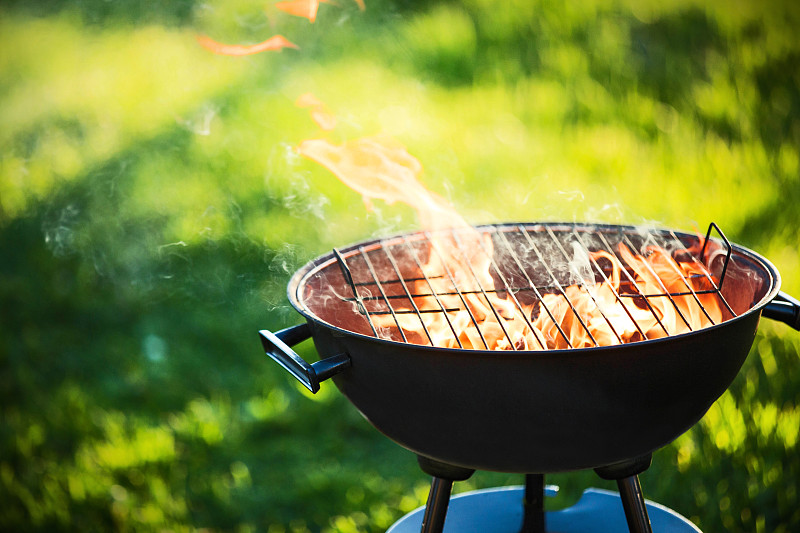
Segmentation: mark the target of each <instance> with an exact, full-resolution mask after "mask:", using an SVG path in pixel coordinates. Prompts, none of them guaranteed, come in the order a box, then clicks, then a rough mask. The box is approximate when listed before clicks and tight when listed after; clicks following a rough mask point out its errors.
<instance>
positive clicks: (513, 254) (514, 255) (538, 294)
mask: <svg viewBox="0 0 800 533" xmlns="http://www.w3.org/2000/svg"><path fill="white" fill-rule="evenodd" d="M505 233H506V232H505V231H497V234H498V235H499V236H500V240H502V241H503V244H504V245H505V247H506V249H507V250H508V252H509V253H510V254H511V258H512V259H514V262H515V263H516V264H517V267H518V268H519V271H520V272H522V274H523V275H524V276H525V279H526V281H527V282H528V285H529V286H528V287H520V288H519V289H518V290H532V291H533V292H534V294H536V297H537V298H538V299H539V304H540V305H541V306H542V308H543V309H544V310H545V312H546V313H547V314H548V316H550V320H552V321H553V324H555V325H556V328H557V329H558V332H559V333H560V334H561V337H563V338H564V341H565V342H566V343H567V346H569V347H570V348H574V346H572V343H571V342H570V341H569V338H567V335H566V333H564V330H563V329H561V325H560V324H559V323H558V322H557V321H556V317H554V316H553V313H552V311H550V308H549V307H548V306H547V305H545V303H544V299H543V298H542V293H541V292H539V289H537V288H536V284H534V283H533V280H532V279H531V277H530V276H529V275H528V272H527V270H526V269H525V267H524V266H522V261H521V260H520V258H519V255H517V252H515V251H514V248H513V247H512V246H511V243H510V242H509V241H508V238H507V237H506V235H505ZM526 320H527V318H526ZM529 324H530V322H529ZM534 336H535V337H536V340H537V341H538V342H539V344H540V345H542V341H541V340H540V339H539V337H538V336H537V335H536V334H534ZM542 349H545V350H546V349H547V347H546V346H544V345H542Z"/></svg>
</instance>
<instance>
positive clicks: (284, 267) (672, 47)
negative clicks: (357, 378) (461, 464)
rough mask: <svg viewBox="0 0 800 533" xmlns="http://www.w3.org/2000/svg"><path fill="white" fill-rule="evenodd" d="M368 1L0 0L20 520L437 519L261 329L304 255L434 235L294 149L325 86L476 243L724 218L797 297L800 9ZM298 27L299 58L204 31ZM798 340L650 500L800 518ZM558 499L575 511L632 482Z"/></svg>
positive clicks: (299, 525) (106, 525)
mask: <svg viewBox="0 0 800 533" xmlns="http://www.w3.org/2000/svg"><path fill="white" fill-rule="evenodd" d="M366 3H367V9H366V11H363V12H362V11H360V10H359V9H358V7H357V5H356V4H355V2H352V3H351V2H348V1H346V0H338V1H337V5H330V4H323V5H321V7H320V12H319V17H318V19H317V22H316V23H315V24H314V25H311V24H309V23H308V21H307V20H304V19H300V18H293V17H290V16H288V15H286V14H284V13H281V12H279V11H277V10H276V9H275V8H274V6H273V5H270V4H269V3H265V2H263V1H259V2H253V1H250V0H235V1H227V2H223V1H221V0H209V1H205V2H195V1H193V0H180V1H175V2H168V3H166V2H164V3H162V2H154V1H144V0H141V1H133V0H120V1H116V2H107V1H105V0H82V1H77V0H76V1H54V0H42V1H31V0H29V1H6V2H3V3H2V5H0V125H1V126H0V305H1V307H0V317H2V318H1V320H0V417H1V418H0V529H2V530H4V531H12V530H13V531H23V530H41V531H62V530H78V531H97V530H120V531H151V530H159V531H162V530H175V531H190V530H197V529H203V530H209V531H215V530H220V531H268V532H271V533H277V532H289V531H292V532H304V531H341V532H351V531H383V530H384V529H385V528H386V527H387V526H388V525H389V524H391V523H392V522H393V521H395V520H397V519H398V518H399V517H400V516H402V515H403V514H404V513H406V512H408V511H410V510H412V509H413V508H415V507H417V506H419V505H421V504H422V503H424V499H425V497H426V495H427V483H428V479H427V478H426V476H425V475H423V474H422V473H421V472H420V471H419V470H418V468H417V465H416V461H415V459H414V457H413V455H412V454H411V453H410V452H407V451H405V450H403V449H401V448H399V447H398V446H396V445H395V444H393V443H391V442H389V441H388V440H387V439H385V438H384V437H382V436H381V435H379V434H378V433H377V431H375V430H374V429H373V428H372V427H371V426H369V424H367V423H366V422H365V421H364V420H363V419H362V418H361V417H360V415H359V414H358V413H357V412H356V411H355V409H354V408H352V406H350V405H349V404H348V403H347V401H346V400H344V399H343V397H342V396H341V394H339V393H338V392H337V391H336V390H335V387H334V386H333V385H331V384H325V385H324V386H323V389H322V391H321V392H320V393H319V394H317V395H316V396H311V395H310V394H306V393H304V391H303V390H302V389H301V388H300V387H299V386H298V385H297V384H295V383H294V382H293V380H292V379H291V378H289V377H288V374H286V372H284V371H282V370H280V369H279V368H278V367H277V365H275V364H274V363H271V362H270V361H268V360H267V359H266V357H265V356H264V355H263V353H262V351H261V348H260V345H259V342H258V339H257V336H256V331H257V330H258V329H262V328H270V329H279V328H282V327H285V326H289V325H293V324H296V323H298V322H299V321H300V320H299V315H298V314H297V313H295V312H294V311H293V310H292V309H291V308H289V306H288V304H287V301H286V298H285V287H286V282H287V280H288V278H289V277H290V275H291V274H292V273H293V272H294V271H295V269H297V268H299V267H300V266H301V265H302V264H304V263H305V261H307V260H308V259H310V258H312V257H314V256H316V255H319V254H321V253H325V252H327V251H329V250H330V249H331V248H332V247H333V246H341V245H344V244H349V243H351V242H355V241H358V240H362V239H366V238H368V237H371V236H374V235H387V234H390V233H393V232H398V231H403V230H408V229H411V228H414V227H415V221H414V218H413V215H412V213H411V212H410V210H408V209H407V208H404V207H402V206H385V205H383V204H379V205H376V209H375V211H373V212H370V213H368V212H367V211H366V210H365V209H364V208H363V207H362V204H361V201H360V198H359V197H358V195H357V194H355V193H353V192H351V191H349V190H347V189H346V188H345V187H344V186H343V185H341V184H340V183H339V182H338V181H337V180H336V179H335V178H334V177H333V176H332V175H331V174H329V173H328V172H327V171H325V170H324V169H322V168H321V167H318V166H316V165H315V164H313V163H310V162H308V161H305V160H303V159H301V158H299V157H298V156H297V155H296V154H295V153H294V151H293V147H294V146H296V145H297V144H298V143H299V142H300V141H302V140H303V139H306V138H310V137H314V136H318V135H320V132H319V130H318V129H317V128H316V126H315V125H314V123H313V122H312V121H311V120H310V119H309V116H308V111H307V110H303V109H298V108H296V107H295V106H294V105H293V101H294V100H295V99H296V98H297V97H298V96H299V95H300V94H302V93H305V92H307V91H311V92H313V93H314V94H315V95H316V96H317V97H318V98H320V99H321V100H322V101H324V102H325V103H327V105H328V107H329V108H330V110H331V111H332V112H333V113H335V114H336V115H337V116H338V118H339V125H338V127H337V129H336V130H335V131H334V132H333V133H331V134H330V135H329V137H330V138H331V139H333V140H335V141H341V140H344V139H351V138H355V137H358V136H362V135H373V134H376V133H380V132H383V133H388V134H391V135H393V136H394V137H396V138H397V139H399V140H400V141H401V142H403V143H404V144H405V145H406V146H407V147H408V149H409V151H410V153H412V154H414V155H415V156H416V157H417V158H418V159H419V160H420V161H421V162H422V164H423V166H424V167H425V174H424V176H423V180H424V181H425V183H426V184H427V185H428V186H429V187H430V188H432V189H433V190H435V191H437V192H439V193H440V194H443V195H444V196H445V197H447V198H448V199H450V201H452V203H453V204H454V205H455V206H456V207H457V208H458V209H459V210H460V212H462V213H463V214H464V216H465V217H466V218H467V219H468V220H469V221H471V222H473V223H482V222H499V221H513V220H589V221H606V222H612V223H627V224H640V223H647V224H652V223H655V224H658V225H661V226H668V227H677V228H680V229H685V230H690V231H691V230H693V229H694V228H701V229H705V227H706V226H707V224H708V223H709V222H710V221H715V222H717V223H718V224H719V225H720V227H722V228H723V229H724V230H725V232H726V233H727V235H728V236H729V237H730V238H731V239H732V240H734V241H736V242H738V243H740V244H743V245H745V246H748V247H750V248H753V249H755V250H757V251H758V252H760V253H762V254H763V255H765V256H767V257H768V258H770V260H771V261H773V262H774V263H775V265H776V266H777V267H778V269H779V270H780V272H781V273H782V275H783V278H784V279H783V283H784V285H783V287H784V289H785V290H786V291H787V292H789V293H791V294H794V295H795V296H797V295H800V268H798V255H799V252H798V249H800V230H799V229H798V228H799V227H800V224H799V223H800V208H798V206H799V205H800V148H799V147H800V89H799V88H800V41H799V39H798V37H797V28H798V27H800V9H799V8H798V6H800V4H797V3H796V2H793V1H791V0H786V1H767V2H755V1H747V0H738V1H737V0H728V1H724V2H723V1H716V2H710V3H709V2H704V1H700V0H673V1H666V2H665V1H661V0H620V1H616V0H590V1H566V2H546V1H529V0H508V1H506V2H492V1H489V0H461V1H455V0H454V1H449V2H445V1H442V2H423V1H413V0H395V1H390V0H367V1H366ZM275 33H280V34H282V35H284V36H285V37H287V38H288V39H289V40H291V41H293V42H295V43H296V44H298V46H299V47H300V48H299V50H284V51H282V52H270V53H264V54H259V55H254V56H248V57H240V58H233V57H222V56H216V55H213V54H211V53H209V52H207V51H206V50H204V49H202V48H201V47H200V46H198V44H197V43H196V41H195V38H194V36H195V35H196V34H206V35H209V36H211V37H212V38H214V39H217V40H220V41H223V42H230V43H255V42H259V41H262V40H264V39H266V38H268V37H270V36H271V35H273V34H275ZM299 350H300V351H301V353H302V354H303V355H304V356H306V357H308V358H310V359H313V357H314V350H313V347H312V346H310V343H305V345H303V346H301V347H300V349H299ZM798 352H800V335H799V334H798V333H796V332H793V331H791V330H789V328H787V327H786V326H784V325H782V324H773V323H769V321H765V322H764V323H762V325H761V327H760V329H759V333H758V336H757V338H756V340H755V343H754V349H753V353H751V355H750V357H749V358H748V360H747V362H746V364H745V366H744V368H743V369H742V371H741V372H740V374H739V376H738V378H737V379H736V381H735V382H734V384H733V386H732V387H731V388H730V390H729V391H728V392H727V393H726V394H725V395H724V396H723V397H722V398H721V399H720V400H719V401H718V402H717V403H716V404H715V405H714V406H713V407H712V408H711V410H710V411H709V412H708V414H707V415H706V416H705V418H704V419H703V420H702V421H701V422H700V423H699V424H697V425H696V426H695V427H694V428H693V429H691V430H690V431H689V432H688V433H686V434H685V435H683V436H681V437H680V438H679V439H677V440H676V441H675V442H674V443H672V444H671V445H669V446H667V447H666V448H664V449H662V450H660V451H658V452H657V453H656V454H655V457H654V464H653V466H652V468H651V469H650V470H649V471H648V472H646V473H645V474H643V475H642V476H641V478H642V483H643V486H644V490H645V494H646V495H647V497H649V498H651V499H653V500H656V501H658V502H660V503H663V504H665V505H667V506H670V507H672V508H674V509H676V510H677V511H678V512H680V513H682V514H684V515H686V516H687V517H690V518H691V519H692V520H693V521H694V522H695V523H697V524H698V525H699V526H700V527H701V528H702V529H703V530H704V531H706V532H716V531H741V532H753V531H759V532H762V531H763V532H789V531H798V530H800V510H798V509H800V501H798V485H799V484H800V458H799V457H798V427H800V405H799V402H798V400H800V365H798V363H800V361H799V360H798ZM653 416H658V413H654V414H653ZM547 481H548V482H549V483H555V484H558V485H560V486H561V487H562V492H561V494H560V495H559V496H558V497H557V498H556V499H555V500H554V501H553V502H550V503H549V505H551V508H558V507H563V506H567V505H570V504H571V503H573V502H574V501H576V500H577V498H578V497H579V495H580V493H581V491H582V490H583V489H585V488H588V487H590V486H595V487H607V488H613V485H609V484H608V483H606V482H603V481H601V480H600V479H599V478H598V477H597V476H596V475H595V474H594V473H592V472H576V473H564V474H558V475H552V476H548V478H547ZM521 482H522V476H520V475H507V474H496V473H488V472H478V473H476V475H475V476H474V477H473V478H472V479H470V480H469V481H467V482H463V483H458V484H456V491H464V490H469V489H474V488H479V487H488V486H497V485H504V484H519V483H521Z"/></svg>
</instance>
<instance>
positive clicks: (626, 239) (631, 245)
mask: <svg viewBox="0 0 800 533" xmlns="http://www.w3.org/2000/svg"><path fill="white" fill-rule="evenodd" d="M622 240H624V241H627V243H628V247H629V248H630V249H631V250H636V247H635V246H634V245H633V243H632V242H631V240H630V238H628V236H627V235H626V234H624V233H623V234H622ZM642 263H644V266H645V268H646V269H647V270H649V271H650V273H651V274H652V275H653V277H654V278H655V279H656V281H657V282H658V286H659V287H661V289H662V290H663V291H664V293H666V295H667V298H669V301H670V302H671V303H672V307H674V308H675V312H677V313H678V316H679V317H681V320H683V323H684V324H686V327H687V328H689V331H694V329H692V325H691V324H689V321H688V320H686V317H685V316H683V313H681V309H680V307H678V304H676V303H675V300H673V299H672V295H671V294H670V293H669V291H668V290H667V288H666V287H665V286H664V283H662V281H661V278H659V277H658V274H656V272H655V270H653V268H652V267H651V266H650V264H649V263H648V262H647V261H642Z"/></svg>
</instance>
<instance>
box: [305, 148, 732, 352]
mask: <svg viewBox="0 0 800 533" xmlns="http://www.w3.org/2000/svg"><path fill="white" fill-rule="evenodd" d="M298 151H299V152H300V154H301V155H303V156H305V157H307V158H309V159H311V160H313V161H316V162H318V163H320V164H321V165H323V166H325V167H326V168H328V169H329V170H330V171H331V172H333V173H334V175H336V177H338V178H339V179H340V180H341V181H342V182H343V183H345V184H346V185H348V186H349V187H350V188H352V189H353V190H355V191H357V192H359V193H360V194H361V195H362V196H363V197H364V200H365V202H367V203H368V205H369V202H370V201H371V200H373V199H381V200H383V201H385V202H387V203H393V202H395V201H401V202H404V203H406V204H408V205H410V206H412V207H413V208H415V209H416V211H417V214H418V217H419V220H420V222H421V224H422V227H423V229H424V230H426V231H428V232H429V233H428V234H429V235H430V250H429V251H428V252H429V253H428V254H427V255H428V259H427V260H426V261H425V263H424V264H420V265H419V268H420V270H421V275H418V276H416V279H415V280H414V281H412V282H411V285H412V286H413V288H412V291H413V294H415V295H421V296H418V297H415V298H414V302H413V303H411V302H409V304H408V305H399V306H398V307H396V308H395V309H394V310H395V311H396V313H394V314H393V315H390V314H376V315H374V316H372V318H371V320H372V322H373V325H374V327H375V328H376V331H383V330H387V328H388V330H397V328H398V327H399V328H400V329H401V330H402V331H403V332H404V335H405V337H406V338H408V339H409V342H417V343H420V344H432V345H434V346H439V347H445V348H465V349H489V350H550V349H561V348H585V347H592V346H611V345H616V344H622V343H627V342H635V341H638V340H645V339H655V338H659V337H664V336H667V335H676V334H680V333H684V332H688V331H693V330H697V329H700V328H704V327H707V326H710V325H713V324H716V323H719V322H721V321H722V320H723V312H722V308H721V306H720V297H719V295H718V294H714V293H710V292H702V291H706V290H707V289H710V288H711V287H710V284H711V281H710V279H711V278H709V274H708V273H707V271H706V270H705V268H704V267H702V266H701V265H699V264H698V263H697V262H695V261H694V260H690V261H677V260H676V259H675V258H674V257H673V255H670V253H668V252H667V251H666V250H664V249H663V248H660V247H658V246H650V247H647V248H646V249H644V250H643V253H644V255H635V254H633V253H632V252H631V251H630V250H629V249H628V247H627V246H625V245H624V244H620V245H619V247H618V251H619V258H618V257H617V256H615V255H613V254H611V253H609V252H605V251H597V252H591V253H587V252H585V251H584V252H583V253H584V255H585V260H586V262H589V261H592V262H594V265H595V267H596V270H598V271H603V272H605V271H606V270H608V268H606V269H605V270H602V269H601V268H600V267H599V265H600V263H603V262H608V263H610V275H609V276H606V275H605V274H603V275H602V277H603V278H604V279H602V281H595V280H593V279H591V280H588V281H586V280H584V281H583V282H581V283H577V284H573V285H569V286H568V287H566V288H563V289H561V290H559V291H558V292H556V293H548V294H544V295H542V298H541V300H540V301H538V305H534V304H523V303H520V302H519V301H518V300H517V299H516V297H515V296H514V295H513V294H512V292H511V291H504V290H499V291H496V290H495V287H494V286H495V282H494V279H493V277H492V275H491V269H492V268H495V269H496V266H493V265H492V261H493V260H492V257H493V244H492V240H491V237H490V236H489V234H481V233H479V232H478V231H477V230H475V229H474V228H472V227H470V226H469V225H468V224H467V223H466V222H465V221H464V219H462V218H461V217H460V216H459V215H458V214H457V213H456V212H455V210H454V209H453V207H452V206H451V205H450V204H449V203H448V202H447V201H446V200H445V199H443V198H442V197H440V196H438V195H436V194H434V193H432V192H430V191H428V190H427V189H426V188H425V187H424V186H423V185H422V184H421V183H420V182H419V180H418V177H419V175H420V174H421V172H422V165H421V164H420V163H419V161H418V160H417V159H416V158H414V157H413V156H412V155H410V154H409V153H408V152H407V151H406V149H405V147H403V146H402V145H401V144H400V143H398V142H397V141H396V140H394V139H391V138H389V137H382V136H379V137H367V138H362V139H356V140H352V141H348V142H346V143H344V144H342V145H334V144H332V143H330V142H329V141H326V140H320V139H316V140H307V141H304V142H303V143H301V144H300V146H299V148H298ZM444 230H447V231H444ZM698 251H699V249H697V250H679V251H677V252H676V254H675V256H678V255H680V254H683V253H686V252H689V253H690V254H691V253H692V252H694V253H695V254H696V252H698ZM443 272H445V273H446V274H447V275H446V276H443V275H442V273H443ZM456 287H461V288H462V290H456ZM465 287H469V288H471V290H463V289H464V288H465ZM698 292H700V294H697V293H698ZM643 295H646V296H647V298H644V297H643ZM406 301H408V299H406ZM413 306H416V309H428V310H430V309H438V310H439V312H430V313H420V312H412V311H414V310H415V309H414V307H413ZM397 311H408V312H399V313H398V312H397Z"/></svg>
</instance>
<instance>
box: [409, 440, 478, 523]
mask: <svg viewBox="0 0 800 533" xmlns="http://www.w3.org/2000/svg"><path fill="white" fill-rule="evenodd" d="M417 462H419V466H420V468H422V470H423V472H425V473H426V474H430V475H431V476H433V480H432V481H431V491H430V493H428V503H427V504H426V505H425V515H424V516H423V517H422V530H421V533H442V531H443V530H444V520H445V518H446V517H447V507H448V505H449V504H450V491H451V490H452V488H453V482H454V481H463V480H465V479H468V478H469V477H470V476H471V475H472V474H473V473H474V472H475V471H474V470H472V469H470V468H463V467H460V466H453V465H448V464H446V463H441V462H439V461H435V460H433V459H429V458H427V457H423V456H421V455H418V456H417Z"/></svg>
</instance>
